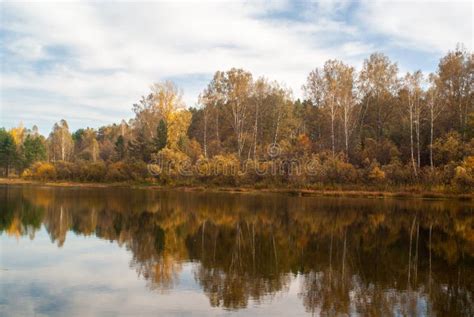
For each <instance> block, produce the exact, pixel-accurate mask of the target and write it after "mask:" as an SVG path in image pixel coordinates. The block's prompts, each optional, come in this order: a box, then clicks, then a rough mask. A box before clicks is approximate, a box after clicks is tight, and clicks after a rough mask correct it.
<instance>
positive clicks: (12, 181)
mask: <svg viewBox="0 0 474 317" xmlns="http://www.w3.org/2000/svg"><path fill="white" fill-rule="evenodd" d="M0 185H34V186H49V187H71V188H73V187H76V188H77V187H78V188H113V187H122V188H143V189H155V190H180V191H196V192H205V191H207V192H228V193H276V194H284V195H290V196H300V197H323V196H326V197H341V198H343V197H348V198H349V197H352V198H355V197H359V198H416V199H454V200H464V201H473V200H474V192H471V193H445V192H435V191H427V190H417V191H413V190H411V189H410V188H407V189H406V190H393V191H390V190H377V189H375V188H374V189H373V190H372V189H360V190H359V189H352V188H351V189H349V188H346V189H344V188H338V189H334V188H325V189H308V188H282V187H280V188H279V187H265V188H256V187H246V186H242V187H231V186H226V187H219V186H216V185H209V186H206V185H157V184H153V183H128V182H120V183H83V182H71V181H68V182H60V181H59V182H50V181H48V182H43V181H36V180H26V179H21V178H0Z"/></svg>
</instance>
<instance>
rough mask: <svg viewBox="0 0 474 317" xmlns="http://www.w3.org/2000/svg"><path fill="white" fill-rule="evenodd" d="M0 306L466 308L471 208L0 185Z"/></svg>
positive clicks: (471, 270) (55, 312) (229, 310)
mask: <svg viewBox="0 0 474 317" xmlns="http://www.w3.org/2000/svg"><path fill="white" fill-rule="evenodd" d="M0 234H1V236H0V248H1V249H0V315H1V316H117V315H123V316H158V315H160V316H161V315H164V316H166V315H175V316H184V315H192V316H221V315H241V316H256V315H261V316H306V315H314V316H319V315H321V316H338V315H340V316H349V315H350V316H392V315H393V316H472V315H474V308H473V305H474V299H473V290H474V207H473V205H472V203H465V202H464V203H463V202H456V201H447V200H443V201H422V200H411V199H410V200H378V199H356V198H309V197H289V196H283V195H276V194H230V193H204V192H179V191H178V192H174V191H161V192H160V191H156V190H155V191H154V190H147V189H125V188H102V189H98V188H93V189H85V188H54V187H41V186H0Z"/></svg>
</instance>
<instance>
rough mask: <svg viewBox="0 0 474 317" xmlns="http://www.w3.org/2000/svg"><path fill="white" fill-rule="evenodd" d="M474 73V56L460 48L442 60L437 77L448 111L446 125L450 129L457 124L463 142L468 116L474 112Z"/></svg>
mask: <svg viewBox="0 0 474 317" xmlns="http://www.w3.org/2000/svg"><path fill="white" fill-rule="evenodd" d="M473 73H474V54H472V53H468V52H467V51H466V50H465V49H464V48H462V47H460V46H459V47H457V48H456V50H455V51H453V52H449V53H448V54H447V55H446V56H445V57H443V58H442V59H441V61H440V63H439V66H438V72H437V76H436V87H437V89H438V93H439V98H440V99H441V101H442V102H443V103H445V104H446V108H447V109H448V111H447V113H446V115H444V116H443V117H444V119H445V120H444V124H445V126H446V127H448V128H450V127H452V126H453V124H455V123H456V124H455V126H456V127H457V131H458V132H459V133H460V134H461V137H462V139H463V140H464V138H465V129H466V123H467V118H468V115H469V113H470V112H472V111H474V102H473V98H474V94H473V85H474V76H473Z"/></svg>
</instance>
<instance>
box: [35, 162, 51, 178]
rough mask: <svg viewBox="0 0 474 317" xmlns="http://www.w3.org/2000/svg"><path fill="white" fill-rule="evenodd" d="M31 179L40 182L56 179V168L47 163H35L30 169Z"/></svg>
mask: <svg viewBox="0 0 474 317" xmlns="http://www.w3.org/2000/svg"><path fill="white" fill-rule="evenodd" d="M32 171H33V172H32V177H33V178H38V179H41V180H47V179H54V178H56V168H55V167H54V165H53V164H51V163H47V162H37V163H35V164H34V165H33V167H32Z"/></svg>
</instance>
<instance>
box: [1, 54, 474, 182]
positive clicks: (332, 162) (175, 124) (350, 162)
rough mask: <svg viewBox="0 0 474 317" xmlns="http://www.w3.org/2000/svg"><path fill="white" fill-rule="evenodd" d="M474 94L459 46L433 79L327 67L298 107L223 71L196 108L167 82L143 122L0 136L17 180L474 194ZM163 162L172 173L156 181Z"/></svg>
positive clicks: (473, 62)
mask: <svg viewBox="0 0 474 317" xmlns="http://www.w3.org/2000/svg"><path fill="white" fill-rule="evenodd" d="M473 85H474V54H473V53H472V52H469V51H466V50H465V49H464V48H462V47H461V46H459V47H457V48H456V49H455V50H454V51H451V52H448V53H447V54H446V55H445V56H444V57H442V58H441V59H440V61H439V65H438V68H437V70H436V72H434V73H432V74H423V73H422V72H421V71H415V72H412V73H407V74H404V75H402V74H400V72H399V69H398V66H397V64H396V63H395V62H392V61H391V60H390V59H389V58H388V57H387V56H386V55H384V54H381V53H374V54H372V55H370V56H369V57H368V58H367V59H365V61H364V63H363V66H362V68H361V69H360V70H359V71H358V70H356V69H355V68H354V67H352V66H350V65H347V64H345V63H344V62H342V61H338V60H329V61H327V62H326V63H325V64H324V65H323V67H319V68H315V69H314V70H312V71H311V72H310V73H309V74H308V76H307V79H306V82H305V84H304V85H303V87H302V89H303V92H304V98H303V99H296V100H295V99H294V98H293V96H292V92H291V90H290V89H288V88H287V87H285V86H284V85H282V84H280V83H278V82H276V81H271V80H269V79H267V78H265V77H260V78H254V77H253V75H252V74H251V73H250V72H248V71H245V70H243V69H236V68H232V69H230V70H228V71H217V72H216V73H215V74H214V76H213V78H212V80H211V81H210V82H209V84H208V85H207V87H206V88H205V89H204V90H203V91H202V92H201V94H200V95H199V99H198V106H196V107H191V108H186V106H185V104H184V102H183V99H182V92H181V90H180V89H179V88H178V87H177V86H176V85H175V84H174V83H172V82H169V81H166V82H161V83H156V84H154V85H153V86H152V87H151V91H150V93H149V94H148V95H146V96H143V97H142V98H141V99H140V100H139V101H138V102H137V103H136V104H134V105H133V112H134V114H135V117H134V118H133V119H130V120H129V121H125V120H122V122H121V123H119V124H113V125H108V126H103V127H100V128H98V129H91V128H86V129H79V130H77V131H75V132H73V133H71V131H70V129H69V127H68V124H67V122H66V121H65V120H61V121H60V122H59V123H57V124H55V125H54V127H53V129H52V131H51V133H50V135H49V136H48V137H47V138H45V137H43V136H41V135H40V134H39V133H38V131H37V129H36V128H33V129H31V130H30V129H25V128H23V127H22V126H20V127H18V128H14V129H11V130H10V131H6V130H5V129H2V130H0V163H1V165H2V167H3V169H4V174H5V175H6V176H8V174H9V171H16V173H17V174H19V175H23V176H24V177H33V178H40V179H72V180H80V181H128V180H151V181H158V182H161V183H206V184H207V183H215V184H227V185H244V184H261V185H262V186H267V185H286V184H291V185H294V186H306V187H307V186H314V185H323V186H324V185H325V184H370V183H374V184H377V185H380V184H391V185H407V184H425V185H429V186H431V187H433V186H439V187H445V186H451V187H453V186H454V187H456V188H458V189H463V190H465V189H469V188H471V187H472V186H473V185H474V99H473V91H474V89H473ZM274 148H277V150H278V151H277V153H274V152H272V149H274ZM295 159H298V160H301V161H304V162H306V163H308V164H311V166H313V167H315V168H314V170H316V171H317V173H312V174H311V175H309V174H305V173H299V174H297V175H295V174H294V173H291V168H288V164H287V163H288V162H291V161H292V160H295ZM184 161H186V162H188V164H190V165H191V166H196V165H197V164H202V162H206V163H207V164H208V166H211V167H212V166H215V165H219V166H221V165H231V166H235V168H236V169H237V170H240V171H241V172H240V173H236V174H234V175H223V174H222V173H220V174H219V173H214V174H212V175H211V174H209V173H208V174H206V173H204V175H202V173H201V174H200V175H193V176H192V177H190V176H189V175H182V173H180V170H179V168H178V167H177V164H176V162H184ZM157 162H159V163H160V164H159V166H161V167H162V166H163V164H162V163H163V162H166V163H167V164H165V165H167V166H168V167H169V168H168V169H166V170H164V169H163V170H159V172H160V173H157V174H156V175H155V174H150V173H149V167H150V165H153V164H156V163H157ZM275 162H277V163H279V164H280V165H283V166H285V164H287V165H286V168H283V169H282V171H283V173H280V174H279V175H261V174H259V173H252V172H249V171H248V169H245V171H244V170H243V169H242V166H243V165H244V164H246V165H247V166H248V164H251V165H252V164H253V165H252V166H254V167H256V169H258V170H259V169H262V168H263V169H265V168H268V166H270V165H272V164H275ZM290 165H291V164H290ZM290 167H291V166H290Z"/></svg>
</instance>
